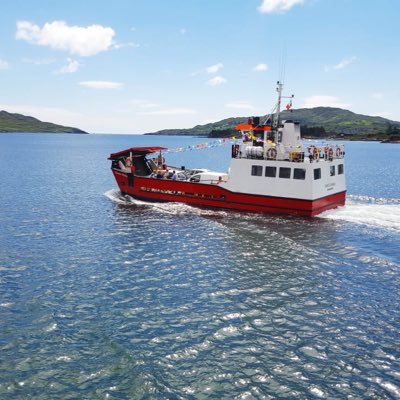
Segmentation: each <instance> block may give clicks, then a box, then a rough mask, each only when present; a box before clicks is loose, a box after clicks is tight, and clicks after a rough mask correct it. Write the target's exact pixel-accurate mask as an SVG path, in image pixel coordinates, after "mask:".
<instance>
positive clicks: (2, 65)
mask: <svg viewBox="0 0 400 400" xmlns="http://www.w3.org/2000/svg"><path fill="white" fill-rule="evenodd" d="M9 66H10V65H9V64H8V62H7V61H5V60H2V59H1V58H0V69H7V68H8V67H9Z"/></svg>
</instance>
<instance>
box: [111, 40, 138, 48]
mask: <svg viewBox="0 0 400 400" xmlns="http://www.w3.org/2000/svg"><path fill="white" fill-rule="evenodd" d="M124 47H135V48H137V47H140V44H138V43H134V42H129V43H115V44H114V45H113V49H115V50H119V49H122V48H124Z"/></svg>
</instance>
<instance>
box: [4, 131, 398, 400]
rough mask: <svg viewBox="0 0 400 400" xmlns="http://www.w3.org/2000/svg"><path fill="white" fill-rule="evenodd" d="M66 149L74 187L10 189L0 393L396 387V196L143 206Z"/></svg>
mask: <svg viewBox="0 0 400 400" xmlns="http://www.w3.org/2000/svg"><path fill="white" fill-rule="evenodd" d="M75 140H77V139H75ZM84 140H89V139H87V138H85V139H84ZM101 140H104V139H101ZM96 143H98V142H96ZM88 146H89V145H88ZM91 146H92V145H91ZM99 146H100V145H99ZM91 149H92V151H93V154H97V153H96V151H95V150H93V147H91ZM100 150H101V151H100ZM100 150H99V155H98V156H96V157H100V155H102V154H103V153H106V152H105V150H104V148H103V147H102V146H100ZM71 151H72V155H71V158H70V159H71V160H74V159H76V160H78V161H76V164H74V168H71V169H67V170H65V171H64V172H62V171H58V172H59V174H60V175H59V177H60V179H61V180H62V181H63V182H64V183H65V182H73V185H72V184H70V185H69V186H68V185H67V186H66V188H65V189H62V190H61V189H60V188H59V187H58V188H57V187H53V186H52V183H51V182H50V183H47V186H46V185H45V182H46V181H47V179H50V178H51V174H50V175H48V171H47V172H44V173H43V174H41V173H40V169H39V170H36V171H35V174H37V176H36V178H35V179H36V182H39V183H41V184H43V185H44V186H43V187H47V189H45V190H42V191H41V190H38V189H37V187H40V185H39V186H37V187H35V190H33V188H30V187H29V185H27V186H26V187H27V192H26V195H25V196H22V195H20V194H18V190H17V189H14V188H13V186H12V185H11V182H9V183H10V185H9V187H10V189H9V190H8V191H7V192H3V196H4V199H2V202H3V204H7V210H8V211H9V212H8V213H7V214H0V235H1V242H0V243H1V245H0V254H1V263H0V319H1V324H0V351H1V361H0V398H1V399H3V398H4V399H26V398H34V399H77V398H88V399H89V398H90V399H92V398H99V399H128V398H129V399H144V398H160V399H161V398H178V399H188V398H189V399H190V398H243V399H245V398H260V399H261V398H267V399H268V398H383V399H385V398H386V399H392V398H397V397H400V385H399V383H398V382H399V380H400V372H399V371H400V362H399V357H400V354H399V350H398V349H399V348H400V342H399V327H400V326H399V310H400V307H399V306H400V304H399V303H400V299H399V296H398V293H399V289H400V279H399V278H400V274H399V267H400V260H399V255H398V251H397V250H398V244H399V238H400V234H399V229H398V228H399V227H398V214H399V213H398V210H399V208H398V207H399V206H400V205H399V203H398V202H396V200H393V199H392V200H390V199H385V198H380V199H377V198H372V197H369V198H364V197H361V196H353V197H350V201H349V202H348V205H347V206H346V207H345V208H343V209H339V210H334V211H330V212H329V213H326V214H324V215H323V216H321V217H320V218H313V219H310V218H299V217H293V216H292V217H285V216H268V215H258V214H251V213H238V212H230V211H221V210H206V209H201V208H196V207H190V206H186V205H183V204H174V203H169V204H157V203H146V202H140V201H136V200H134V199H132V198H129V197H127V196H121V195H120V194H119V192H118V191H117V190H110V188H112V187H114V184H113V182H112V181H111V179H110V180H108V178H106V177H105V176H107V177H108V175H106V174H110V172H109V170H106V172H105V173H104V175H102V173H99V172H98V171H97V170H96V171H95V170H91V169H90V168H91V167H90V165H91V163H88V162H87V149H82V150H80V148H79V147H77V148H76V149H75V150H71ZM81 151H82V153H84V154H85V157H86V158H85V157H83V155H82V154H81V153H80V152H81ZM75 152H76V153H75ZM81 155H82V157H81ZM93 157H94V156H93ZM83 163H84V164H85V166H87V168H89V170H88V174H89V175H90V176H92V177H93V179H91V180H90V184H88V181H85V180H83V179H82V177H81V171H82V169H81V168H80V166H81V165H82V164H83ZM93 165H96V163H95V162H93ZM104 192H105V196H104V195H103V194H104ZM4 193H5V194H4ZM66 193H67V195H66ZM370 206H374V207H371V208H369V207H370ZM388 207H390V208H388ZM382 221H385V223H382Z"/></svg>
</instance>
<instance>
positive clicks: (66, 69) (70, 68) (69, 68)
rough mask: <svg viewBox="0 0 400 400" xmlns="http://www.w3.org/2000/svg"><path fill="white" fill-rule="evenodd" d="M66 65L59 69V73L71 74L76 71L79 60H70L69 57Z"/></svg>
mask: <svg viewBox="0 0 400 400" xmlns="http://www.w3.org/2000/svg"><path fill="white" fill-rule="evenodd" d="M67 63H68V64H67V65H64V66H63V67H62V68H61V69H60V70H59V71H58V73H59V74H72V73H73V72H76V71H78V68H79V66H80V64H79V62H78V61H76V60H72V59H71V58H68V59H67Z"/></svg>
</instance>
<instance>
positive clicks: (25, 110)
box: [0, 104, 80, 125]
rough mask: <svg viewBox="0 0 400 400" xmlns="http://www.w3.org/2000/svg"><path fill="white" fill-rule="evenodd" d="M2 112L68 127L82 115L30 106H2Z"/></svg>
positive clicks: (62, 109) (52, 108)
mask: <svg viewBox="0 0 400 400" xmlns="http://www.w3.org/2000/svg"><path fill="white" fill-rule="evenodd" d="M0 110H5V111H7V112H9V113H18V114H24V115H28V116H32V117H35V118H38V119H40V120H41V121H46V122H53V123H56V124H64V125H68V124H69V122H68V121H69V120H70V119H71V118H74V117H77V116H79V115H80V114H79V113H77V112H74V111H70V110H67V109H64V108H57V107H41V106H32V105H29V104H0Z"/></svg>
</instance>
